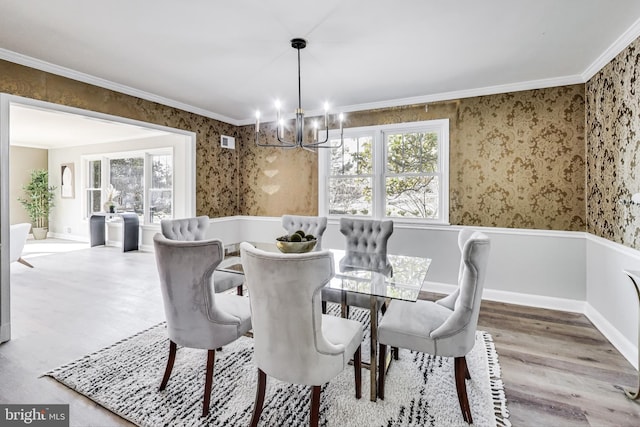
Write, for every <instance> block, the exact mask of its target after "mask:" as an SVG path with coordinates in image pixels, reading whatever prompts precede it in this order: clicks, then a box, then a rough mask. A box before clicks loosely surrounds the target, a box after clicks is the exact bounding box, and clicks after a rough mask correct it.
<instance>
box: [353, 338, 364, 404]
mask: <svg viewBox="0 0 640 427" xmlns="http://www.w3.org/2000/svg"><path fill="white" fill-rule="evenodd" d="M361 347H362V346H361V345H359V346H358V349H357V350H356V352H355V353H354V354H353V371H354V378H355V381H356V399H360V398H361V397H362V352H361V351H360V348H361Z"/></svg>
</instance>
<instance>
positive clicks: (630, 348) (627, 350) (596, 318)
mask: <svg viewBox="0 0 640 427" xmlns="http://www.w3.org/2000/svg"><path fill="white" fill-rule="evenodd" d="M584 315H585V316H587V318H588V319H589V320H590V321H591V323H593V325H594V326H595V327H596V328H598V330H599V331H600V332H601V333H602V335H604V336H605V338H606V339H608V340H609V342H610V343H611V344H613V346H614V347H615V348H616V349H618V351H619V352H620V353H621V354H622V355H623V356H624V358H625V359H627V360H628V361H629V363H631V364H632V365H633V367H634V368H636V369H639V367H638V351H639V350H638V348H636V346H635V345H634V344H633V343H632V342H631V341H629V340H628V339H627V338H626V337H625V336H624V335H622V334H621V333H620V331H618V330H617V329H616V328H615V327H614V326H613V325H612V324H611V323H609V321H608V320H607V319H605V318H604V316H603V315H602V314H600V312H599V311H598V310H596V309H595V308H593V306H591V304H589V303H585V311H584Z"/></svg>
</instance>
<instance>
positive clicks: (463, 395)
mask: <svg viewBox="0 0 640 427" xmlns="http://www.w3.org/2000/svg"><path fill="white" fill-rule="evenodd" d="M454 370H455V377H456V390H457V391H458V402H459V403H460V410H461V411H462V417H463V418H464V420H465V421H466V422H467V423H468V424H473V418H472V417H471V407H470V406H469V398H468V397H467V385H466V383H465V375H466V370H467V361H466V360H465V358H464V356H462V357H456V358H455V360H454Z"/></svg>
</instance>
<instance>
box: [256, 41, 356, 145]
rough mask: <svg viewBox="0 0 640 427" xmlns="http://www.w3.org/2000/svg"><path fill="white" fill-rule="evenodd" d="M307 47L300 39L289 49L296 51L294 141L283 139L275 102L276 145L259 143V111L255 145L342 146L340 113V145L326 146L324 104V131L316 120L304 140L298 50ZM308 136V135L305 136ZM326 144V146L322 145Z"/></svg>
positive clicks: (326, 118)
mask: <svg viewBox="0 0 640 427" xmlns="http://www.w3.org/2000/svg"><path fill="white" fill-rule="evenodd" d="M306 46H307V41H306V40H304V39H300V38H295V39H292V40H291V47H292V48H294V49H296V50H297V51H298V108H297V109H296V120H295V135H294V136H295V140H294V141H287V140H286V139H285V137H284V119H283V118H282V117H281V116H280V101H278V100H276V103H275V107H276V138H277V139H278V144H269V143H266V142H265V143H262V142H260V138H259V134H260V111H256V145H258V146H259V147H282V148H295V147H300V148H305V149H308V150H311V149H314V148H338V147H341V146H342V142H343V136H342V135H343V128H342V123H343V121H344V115H343V114H342V113H340V115H339V116H338V120H339V122H340V144H337V145H330V144H326V143H327V141H329V104H328V103H326V102H325V104H324V129H323V130H321V131H320V130H319V129H318V120H317V119H316V120H314V122H313V131H312V132H311V137H310V138H307V139H306V140H305V131H304V110H303V109H302V95H301V90H300V49H304V48H305V47H306ZM320 133H322V134H324V135H323V137H322V139H319V134H320ZM307 136H308V135H307ZM323 144H326V145H323Z"/></svg>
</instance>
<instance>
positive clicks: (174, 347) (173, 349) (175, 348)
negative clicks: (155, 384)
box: [159, 340, 178, 391]
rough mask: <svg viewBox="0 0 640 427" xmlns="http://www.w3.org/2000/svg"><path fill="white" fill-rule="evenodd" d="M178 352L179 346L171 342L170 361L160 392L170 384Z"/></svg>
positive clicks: (168, 361)
mask: <svg viewBox="0 0 640 427" xmlns="http://www.w3.org/2000/svg"><path fill="white" fill-rule="evenodd" d="M177 351H178V346H177V345H176V343H174V342H173V341H171V340H169V359H167V367H166V368H165V370H164V377H162V382H161V383H160V389H159V390H160V391H162V390H164V388H165V387H166V386H167V383H168V382H169V377H170V376H171V371H172V370H173V363H174V362H175V361H176V352H177Z"/></svg>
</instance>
